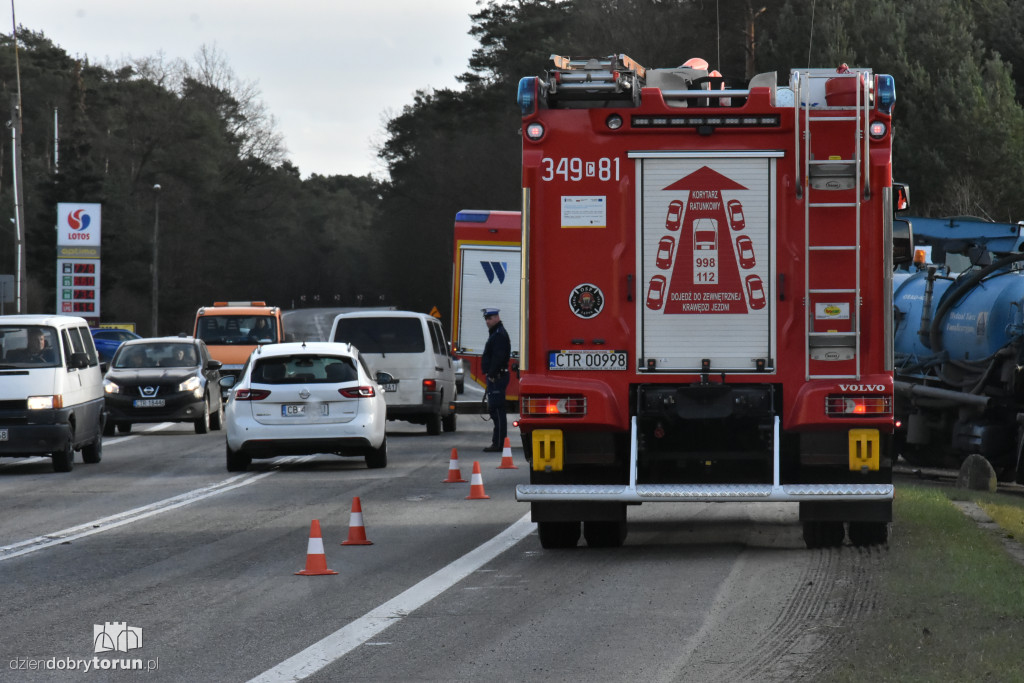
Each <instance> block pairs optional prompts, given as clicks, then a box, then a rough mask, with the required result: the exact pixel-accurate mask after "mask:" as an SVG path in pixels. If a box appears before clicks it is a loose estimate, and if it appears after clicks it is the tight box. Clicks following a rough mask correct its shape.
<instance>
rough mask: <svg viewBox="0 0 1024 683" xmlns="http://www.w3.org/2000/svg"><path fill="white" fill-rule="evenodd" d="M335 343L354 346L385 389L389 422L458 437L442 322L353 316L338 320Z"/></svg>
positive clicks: (411, 316) (422, 316)
mask: <svg viewBox="0 0 1024 683" xmlns="http://www.w3.org/2000/svg"><path fill="white" fill-rule="evenodd" d="M330 340H331V341H335V342H346V343H350V344H352V345H354V346H355V347H356V348H357V349H359V352H360V353H361V354H362V356H363V359H364V360H365V361H366V364H367V365H369V366H370V369H371V370H372V371H373V373H374V374H376V373H378V372H386V373H388V374H390V375H391V376H392V377H394V379H395V381H394V382H391V383H388V384H385V385H384V399H385V400H386V401H387V407H388V409H387V415H388V419H389V420H404V421H406V422H412V423H413V424H422V425H426V426H427V433H428V434H440V433H441V430H442V429H444V431H446V432H454V431H455V393H456V387H455V368H454V364H453V362H452V357H451V354H450V353H449V351H448V349H449V348H451V347H450V346H449V345H448V340H447V339H445V336H444V329H443V328H442V327H441V323H440V322H439V321H438V320H437V318H434V317H431V316H429V315H427V314H426V313H414V312H412V311H387V310H376V311H353V312H349V313H341V314H339V315H338V316H337V317H335V318H334V324H333V325H332V327H331V336H330Z"/></svg>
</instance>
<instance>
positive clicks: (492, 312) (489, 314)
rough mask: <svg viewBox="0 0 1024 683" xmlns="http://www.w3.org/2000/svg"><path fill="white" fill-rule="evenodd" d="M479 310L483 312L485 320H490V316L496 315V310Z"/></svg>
mask: <svg viewBox="0 0 1024 683" xmlns="http://www.w3.org/2000/svg"><path fill="white" fill-rule="evenodd" d="M480 310H481V311H483V313H484V317H485V318H490V317H491V316H492V315H498V309H497V308H481V309H480Z"/></svg>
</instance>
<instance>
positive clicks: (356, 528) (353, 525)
mask: <svg viewBox="0 0 1024 683" xmlns="http://www.w3.org/2000/svg"><path fill="white" fill-rule="evenodd" d="M341 544H342V545H373V541H368V540H366V528H365V527H364V526H363V506H362V505H360V504H359V496H356V497H355V498H353V499H352V514H350V515H349V518H348V540H347V541H342V542H341Z"/></svg>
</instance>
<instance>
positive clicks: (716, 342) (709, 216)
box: [630, 151, 783, 372]
mask: <svg viewBox="0 0 1024 683" xmlns="http://www.w3.org/2000/svg"><path fill="white" fill-rule="evenodd" d="M782 155H783V152H781V151H723V152H633V153H631V154H630V156H631V157H632V158H634V159H635V163H636V173H637V183H636V187H637V220H636V226H637V245H638V249H637V272H638V273H640V274H641V276H640V278H639V282H638V290H639V291H638V303H639V305H638V306H637V311H638V312H637V335H638V338H637V347H636V348H637V350H638V356H639V365H640V367H641V368H645V367H648V366H649V363H650V361H652V360H653V361H654V363H655V367H656V368H657V369H658V370H670V371H671V370H678V371H681V372H692V371H697V372H699V371H700V369H701V362H702V360H704V359H710V361H711V368H712V369H713V370H714V371H715V372H726V371H733V372H749V371H752V370H755V369H757V367H758V361H759V360H760V361H763V363H764V368H765V369H766V370H771V369H773V367H774V359H775V357H776V337H775V316H776V312H775V299H774V297H773V288H774V285H775V282H774V277H773V274H774V273H775V270H776V265H775V263H776V257H777V254H776V251H777V247H776V243H775V236H776V229H775V228H776V201H777V198H776V192H775V187H776V162H777V159H778V158H779V157H781V156H782ZM680 202H681V203H682V206H683V209H682V211H681V212H680V210H679V203H680ZM716 236H717V239H715V238H716ZM666 238H671V239H672V240H673V241H674V242H675V244H674V250H671V255H670V256H669V254H670V250H669V249H668V248H667V247H669V246H672V245H669V244H668V243H667V242H668V241H667V240H666Z"/></svg>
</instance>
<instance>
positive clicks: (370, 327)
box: [334, 318, 426, 354]
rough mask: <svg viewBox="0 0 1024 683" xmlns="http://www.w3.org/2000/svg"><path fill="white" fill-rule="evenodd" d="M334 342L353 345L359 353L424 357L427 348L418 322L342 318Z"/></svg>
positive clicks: (393, 319) (390, 319) (397, 319)
mask: <svg viewBox="0 0 1024 683" xmlns="http://www.w3.org/2000/svg"><path fill="white" fill-rule="evenodd" d="M334 341H336V342H346V343H349V344H352V345H354V346H355V347H356V348H357V349H359V350H360V351H361V352H362V353H384V354H387V353H423V351H425V350H426V346H425V343H424V339H423V327H422V324H421V323H420V319H419V318H342V319H340V320H338V326H337V330H335V333H334Z"/></svg>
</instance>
